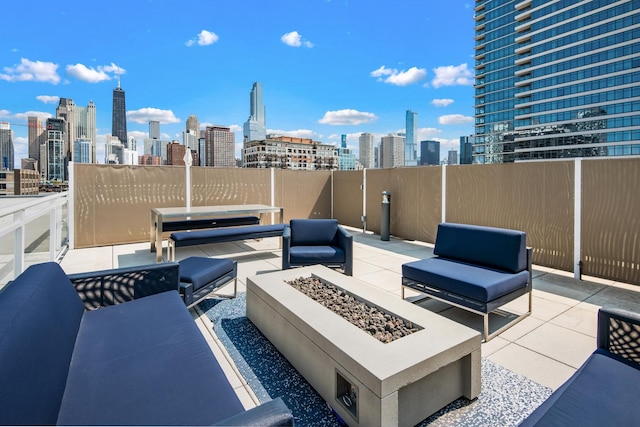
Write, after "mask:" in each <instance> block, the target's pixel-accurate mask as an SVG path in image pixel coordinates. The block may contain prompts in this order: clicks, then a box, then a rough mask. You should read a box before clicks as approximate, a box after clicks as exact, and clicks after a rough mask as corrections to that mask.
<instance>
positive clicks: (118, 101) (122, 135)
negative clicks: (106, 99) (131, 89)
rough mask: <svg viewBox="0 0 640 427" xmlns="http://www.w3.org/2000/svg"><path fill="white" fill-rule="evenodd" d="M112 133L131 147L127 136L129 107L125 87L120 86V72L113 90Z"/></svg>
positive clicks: (127, 146)
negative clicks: (125, 98) (125, 99)
mask: <svg viewBox="0 0 640 427" xmlns="http://www.w3.org/2000/svg"><path fill="white" fill-rule="evenodd" d="M111 135H113V136H117V137H118V139H119V140H120V142H121V143H122V144H123V145H124V146H125V148H129V140H128V138H127V109H126V106H125V101H124V89H122V88H121V87H120V74H118V87H117V88H115V89H114V90H113V110H112V116H111Z"/></svg>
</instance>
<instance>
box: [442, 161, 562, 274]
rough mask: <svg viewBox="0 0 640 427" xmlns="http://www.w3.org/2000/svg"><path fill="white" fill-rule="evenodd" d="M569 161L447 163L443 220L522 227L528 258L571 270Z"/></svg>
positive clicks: (503, 226) (539, 262)
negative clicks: (525, 236) (527, 247)
mask: <svg viewBox="0 0 640 427" xmlns="http://www.w3.org/2000/svg"><path fill="white" fill-rule="evenodd" d="M573 171H574V164H573V162H571V161H569V162H564V161H562V162H535V163H511V164H496V165H459V166H447V168H446V185H447V190H446V192H447V193H446V220H447V222H459V223H466V224H476V225H485V226H490V227H502V228H512V229H516V230H522V231H525V232H526V233H527V244H528V245H529V246H531V247H533V261H534V263H536V264H541V265H546V266H548V267H553V268H560V269H564V270H568V271H572V270H573V243H574V241H573V225H574V223H573V215H574V208H573V189H574V180H573V175H574V173H573Z"/></svg>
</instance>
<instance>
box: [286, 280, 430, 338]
mask: <svg viewBox="0 0 640 427" xmlns="http://www.w3.org/2000/svg"><path fill="white" fill-rule="evenodd" d="M286 283H288V284H289V285H291V286H293V287H294V288H295V289H297V290H299V291H300V292H302V293H303V294H305V295H307V296H308V297H309V298H311V299H313V300H314V301H317V302H318V303H320V304H322V305H323V306H325V307H327V308H328V309H329V310H331V311H333V312H334V313H336V314H338V315H340V316H342V317H343V318H344V319H346V320H348V321H349V322H350V323H352V324H354V325H356V326H357V327H359V328H360V329H362V330H363V331H366V332H368V333H369V334H371V335H372V336H373V337H374V338H376V339H377V340H378V341H381V342H383V343H390V342H391V341H394V340H397V339H398V338H402V337H404V336H407V335H409V334H412V333H413V332H417V331H419V330H420V329H421V328H420V327H418V326H416V325H414V324H413V323H411V322H408V321H405V320H404V319H401V318H399V317H396V316H394V315H392V314H389V313H385V312H383V311H381V310H380V309H378V307H375V306H371V305H368V304H367V303H365V302H364V301H360V300H359V299H357V298H355V297H353V296H352V295H350V294H348V293H347V292H345V291H343V290H342V289H340V288H338V287H337V286H334V285H331V284H329V283H325V282H323V281H322V280H320V279H318V278H316V277H299V278H297V279H294V280H290V281H286Z"/></svg>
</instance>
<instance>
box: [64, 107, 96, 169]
mask: <svg viewBox="0 0 640 427" xmlns="http://www.w3.org/2000/svg"><path fill="white" fill-rule="evenodd" d="M56 117H57V118H59V119H64V120H65V123H66V129H65V144H64V153H65V156H67V158H68V159H70V160H73V161H76V160H75V159H74V158H73V153H74V149H73V146H74V144H75V140H76V139H77V138H81V139H83V140H88V141H89V146H90V148H89V150H90V154H89V159H90V162H91V163H96V138H97V134H96V106H95V104H94V103H93V101H89V104H88V105H87V106H86V107H81V106H79V105H76V104H75V103H74V102H73V99H71V98H60V102H59V103H58V107H57V108H56Z"/></svg>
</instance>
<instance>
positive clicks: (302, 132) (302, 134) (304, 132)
mask: <svg viewBox="0 0 640 427" xmlns="http://www.w3.org/2000/svg"><path fill="white" fill-rule="evenodd" d="M267 134H269V135H285V136H292V137H294V138H308V139H316V138H318V136H319V135H318V134H317V133H315V132H314V131H312V130H309V129H297V130H282V129H267Z"/></svg>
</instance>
